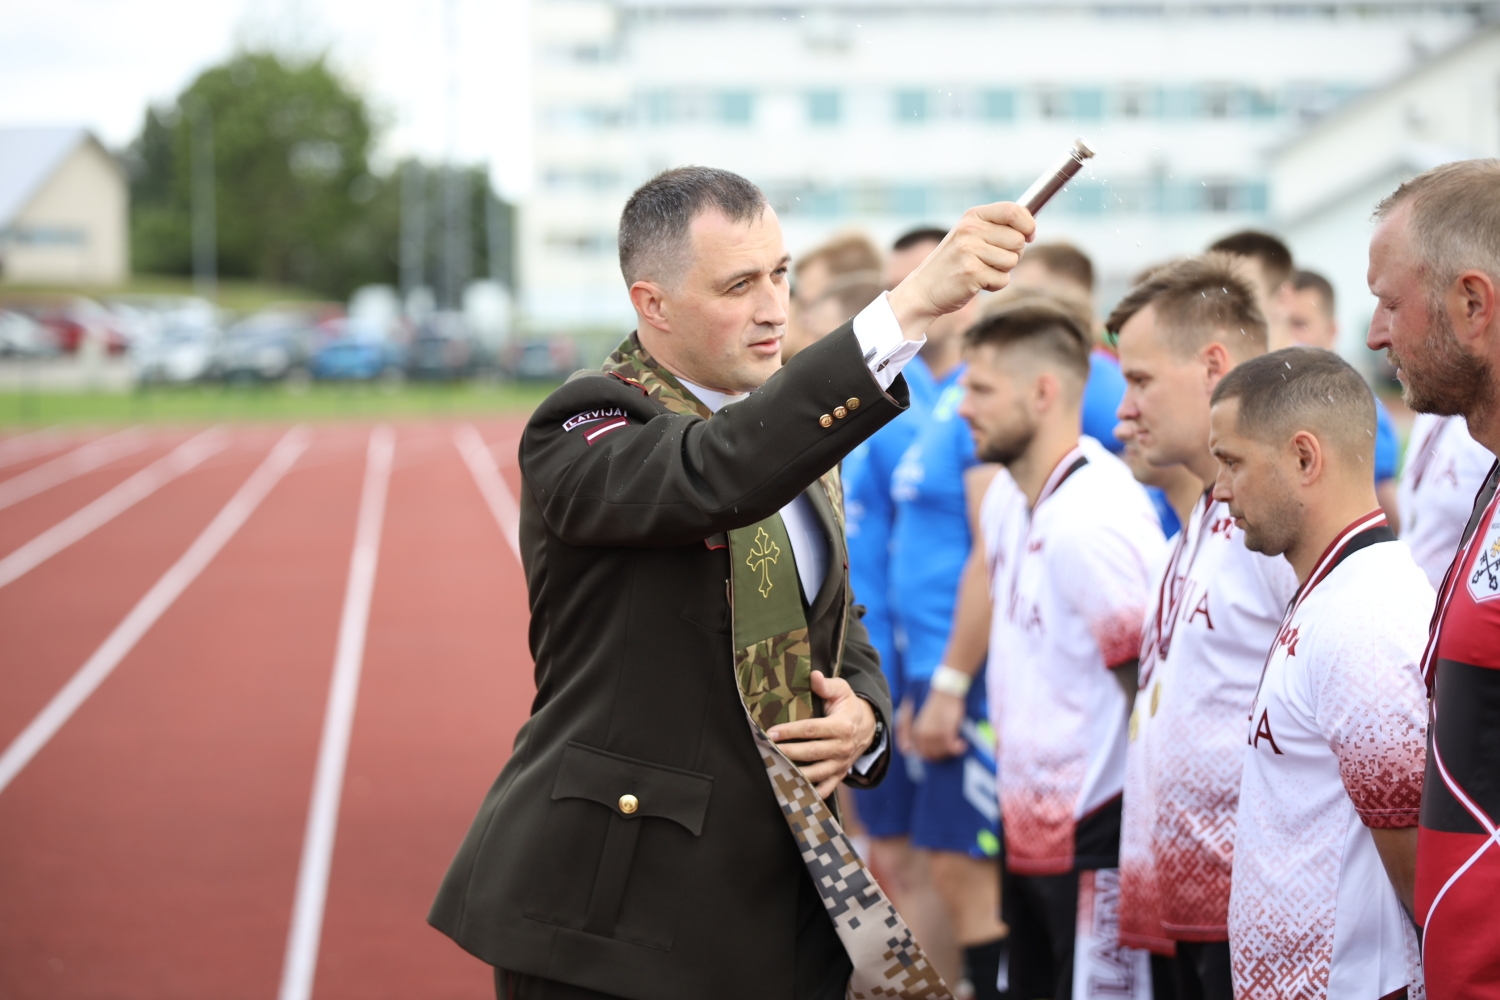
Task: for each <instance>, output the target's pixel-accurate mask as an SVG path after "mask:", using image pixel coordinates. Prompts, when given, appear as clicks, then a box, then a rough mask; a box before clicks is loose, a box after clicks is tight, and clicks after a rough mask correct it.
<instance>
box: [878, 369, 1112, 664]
mask: <svg viewBox="0 0 1500 1000" xmlns="http://www.w3.org/2000/svg"><path fill="white" fill-rule="evenodd" d="M956 378H957V374H956V373H955V376H954V379H956ZM948 382H949V380H947V379H945V380H944V385H945V386H946V388H944V389H943V392H942V394H941V395H940V396H938V401H937V402H936V403H935V404H934V405H933V407H932V413H931V415H930V416H929V417H928V418H927V421H926V423H925V425H924V426H923V427H922V428H921V429H920V430H919V431H918V432H917V434H916V437H915V439H914V440H913V441H912V443H911V445H910V447H908V448H907V450H906V453H905V454H904V455H903V456H902V457H901V461H900V464H898V465H897V466H896V473H895V476H894V478H893V479H892V481H891V498H892V500H894V502H895V530H894V532H893V533H892V536H891V545H890V552H891V563H890V565H891V569H890V587H889V592H890V594H891V602H892V607H893V611H892V614H891V619H892V624H893V625H894V627H895V641H896V649H897V651H898V653H899V655H900V657H901V665H902V670H903V672H904V675H905V678H906V680H909V681H910V680H917V681H925V680H927V679H928V678H929V677H931V676H932V672H933V670H935V669H937V665H938V663H939V662H941V660H942V657H943V653H944V651H945V649H946V648H947V645H948V632H949V628H950V626H951V624H952V621H953V609H954V606H955V604H956V603H957V600H958V582H959V578H960V577H961V576H962V575H963V567H964V562H965V561H966V560H967V559H968V558H969V545H970V544H971V539H970V537H969V516H968V508H967V504H966V502H965V499H964V481H963V474H964V472H965V470H967V469H969V468H970V467H972V466H973V465H975V464H977V462H978V459H977V458H976V457H975V455H974V439H973V437H972V436H971V435H970V433H969V426H968V424H966V423H965V422H964V420H963V418H962V417H960V416H958V404H959V402H960V401H961V400H962V399H963V395H964V390H963V386H961V385H958V384H956V382H955V383H954V384H948ZM1124 395H1125V379H1124V377H1123V376H1122V375H1121V374H1120V363H1119V362H1118V361H1116V360H1115V359H1114V358H1113V357H1112V356H1111V355H1109V354H1108V353H1106V352H1104V351H1095V352H1094V353H1093V354H1092V355H1091V356H1090V358H1089V381H1088V384H1087V385H1086V386H1085V387H1084V393H1083V432H1084V433H1085V434H1087V435H1089V436H1090V437H1093V438H1097V439H1098V440H1099V442H1100V443H1101V444H1103V445H1105V447H1108V448H1111V449H1115V450H1118V449H1119V448H1120V447H1121V444H1120V442H1118V441H1116V440H1115V436H1114V429H1115V423H1116V420H1115V411H1116V410H1118V409H1119V407H1120V399H1121V398H1122V397H1123V396H1124ZM856 593H858V591H856Z"/></svg>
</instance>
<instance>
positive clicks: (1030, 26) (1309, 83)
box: [520, 0, 1496, 327]
mask: <svg viewBox="0 0 1500 1000" xmlns="http://www.w3.org/2000/svg"><path fill="white" fill-rule="evenodd" d="M1495 6H1496V5H1494V4H1493V3H1478V4H1475V3H1463V4H1459V3H1442V4H1424V3H1413V2H1408V0H1400V2H1397V0H1361V2H1359V3H1345V2H1323V3H1318V4H1301V3H1292V2H1287V0H1277V2H1263V0H1238V2H1235V3H1221V2H1217V0H1206V2H1203V0H1198V2H1192V3H1189V2H1187V0H1164V2H1163V0H1157V2H1156V3H1152V4H1142V3H1140V2H1139V0H1089V2H1076V0H1053V2H1045V3H1044V2H1040V0H940V2H932V0H927V2H914V0H822V2H818V3H801V4H798V3H795V2H792V3H788V2H787V0H776V2H770V0H536V2H535V3H534V4H533V5H532V26H533V43H534V57H533V67H534V68H533V75H534V79H533V103H534V115H533V120H534V126H533V127H534V130H535V141H534V150H535V169H536V177H535V183H534V185H533V190H532V194H531V196H530V198H529V199H528V201H527V202H526V204H525V205H524V206H523V211H522V220H521V240H520V264H521V271H522V273H521V276H520V277H521V289H522V292H523V296H524V298H523V303H522V304H523V307H524V310H525V312H526V314H527V316H528V317H529V318H530V320H531V321H532V322H533V323H538V324H542V325H549V326H559V325H563V326H575V327H577V326H588V325H616V326H617V325H620V324H628V323H629V322H630V320H631V315H630V310H629V304H628V302H627V300H626V297H625V295H624V288H623V287H622V283H621V279H620V275H619V271H618V268H617V266H616V259H615V221H616V219H617V218H618V216H619V212H620V209H621V207H622V205H623V204H624V200H625V198H626V197H627V196H628V194H629V192H630V191H631V190H632V188H634V187H635V186H636V185H638V184H639V183H640V182H641V181H643V180H645V179H646V178H647V177H649V176H651V174H653V173H654V172H656V171H658V170H661V169H664V168H667V167H672V166H678V165H682V164H686V163H700V164H709V165H713V166H721V167H726V168H729V169H732V170H736V171H738V172H740V173H743V174H744V175H746V176H747V177H750V178H751V179H752V180H754V181H756V182H757V183H759V184H760V185H761V186H762V187H763V188H764V189H765V190H766V192H767V193H768V195H769V196H770V197H771V199H772V201H773V203H774V204H775V206H776V209H777V211H778V213H779V214H780V216H781V219H782V222H783V224H784V226H785V228H786V233H787V238H788V241H789V243H790V247H791V249H792V251H793V252H794V253H796V252H798V251H800V250H804V249H806V248H808V247H809V246H811V245H812V244H814V243H815V242H817V241H818V240H820V239H822V238H823V237H824V236H825V235H827V234H828V233H831V232H832V231H834V230H836V229H840V228H845V227H849V226H860V227H863V228H865V229H866V230H868V231H869V232H871V233H872V234H873V235H875V236H876V237H877V238H879V239H881V240H882V241H884V240H888V239H890V238H891V237H892V236H894V235H896V234H897V233H898V232H899V231H900V230H902V229H905V228H907V227H910V226H912V225H916V224H918V223H923V222H936V223H950V222H952V221H953V220H954V219H955V218H956V217H957V216H958V214H959V213H960V212H961V211H962V210H963V209H965V208H967V207H968V206H970V205H972V204H975V203H978V202H981V201H986V200H993V199H996V198H1002V197H1013V196H1015V195H1016V194H1018V193H1020V191H1021V190H1022V189H1024V188H1025V186H1026V185H1027V184H1028V183H1029V182H1030V181H1031V180H1032V178H1033V177H1035V176H1036V174H1038V173H1039V172H1040V171H1041V170H1043V169H1044V168H1046V167H1047V166H1049V165H1050V164H1051V163H1052V162H1053V161H1054V160H1055V159H1056V158H1057V157H1058V156H1059V155H1060V153H1061V152H1062V151H1063V150H1064V149H1065V148H1066V147H1067V146H1068V145H1069V144H1070V143H1071V142H1072V140H1073V138H1074V136H1076V135H1083V136H1085V137H1086V138H1088V139H1089V141H1090V142H1091V143H1093V144H1094V145H1095V147H1096V148H1097V149H1098V150H1099V156H1098V158H1097V159H1096V160H1095V161H1094V163H1093V165H1092V169H1091V170H1090V171H1089V174H1088V175H1087V176H1085V177H1083V178H1080V180H1079V181H1078V182H1076V183H1075V184H1073V185H1072V186H1070V188H1069V189H1068V191H1067V192H1066V194H1065V195H1064V196H1062V197H1061V198H1060V199H1059V200H1058V201H1056V202H1054V203H1053V204H1052V205H1050V206H1048V208H1047V213H1046V215H1045V217H1044V220H1045V221H1044V226H1043V233H1044V236H1046V237H1048V238H1069V239H1072V240H1075V241H1076V242H1078V243H1079V244H1080V245H1082V246H1083V247H1084V248H1086V249H1087V250H1088V251H1089V252H1090V253H1091V254H1093V255H1094V256H1095V257H1096V259H1097V261H1098V263H1099V265H1100V271H1101V273H1102V276H1103V279H1104V288H1103V289H1102V291H1103V293H1104V297H1105V298H1108V297H1109V295H1110V294H1111V293H1112V292H1114V291H1118V290H1119V289H1120V288H1121V287H1123V285H1124V283H1125V281H1126V280H1127V279H1128V276H1129V275H1131V274H1133V273H1135V272H1136V271H1137V270H1139V269H1140V268H1141V267H1143V266H1144V265H1146V264H1149V263H1152V262H1154V261H1157V260H1160V259H1162V258H1164V257H1168V256H1171V255H1173V254H1178V253H1182V252H1187V251H1193V250H1198V249H1201V248H1202V247H1203V246H1204V245H1205V244H1206V243H1207V242H1209V241H1210V240H1211V239H1212V238H1214V237H1216V236H1218V235H1221V234H1223V233H1225V232H1228V231H1230V230H1233V229H1235V228H1240V227H1244V226H1250V225H1257V226H1264V225H1268V224H1270V223H1271V221H1272V216H1271V195H1270V174H1269V171H1268V158H1269V156H1270V154H1271V153H1272V151H1273V150H1275V149H1277V148H1279V147H1280V146H1282V145H1284V144H1285V143H1286V142H1288V141H1289V140H1291V139H1292V138H1293V137H1295V136H1297V135H1298V134H1300V133H1301V132H1302V131H1303V130H1304V129H1306V128H1307V127H1308V126H1309V125H1310V124H1311V123H1314V122H1317V121H1319V120H1321V119H1323V118H1325V117H1326V116H1327V115H1329V114H1330V113H1331V112H1333V111H1335V110H1336V109H1338V108H1340V107H1343V106H1345V105H1346V104H1347V103H1348V102H1350V101H1351V100H1353V99H1355V98H1357V97H1359V96H1360V95H1363V94H1367V93H1369V92H1370V91H1371V90H1372V89H1374V88H1377V87H1379V86H1382V85H1384V84H1386V83H1387V82H1388V81H1390V80H1392V79H1393V78H1396V77H1398V76H1400V75H1401V74H1403V73H1406V72H1408V71H1409V70H1410V68H1411V67H1412V66H1413V65H1415V64H1417V63H1418V62H1419V61H1421V60H1422V59H1423V58H1424V54H1425V53H1429V52H1434V51H1441V50H1445V49H1447V48H1448V47H1449V46H1451V45H1452V44H1453V43H1454V42H1455V41H1457V40H1459V39H1462V38H1464V37H1466V36H1468V35H1469V34H1470V33H1472V32H1473V31H1474V30H1475V27H1476V24H1478V23H1479V22H1480V21H1481V20H1482V18H1483V17H1485V16H1487V15H1488V14H1490V13H1492V12H1493V10H1494V9H1495Z"/></svg>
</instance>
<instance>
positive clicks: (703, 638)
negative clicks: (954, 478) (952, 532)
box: [430, 167, 1033, 1000]
mask: <svg viewBox="0 0 1500 1000" xmlns="http://www.w3.org/2000/svg"><path fill="white" fill-rule="evenodd" d="M1032 229H1033V222H1032V220H1031V217H1030V215H1028V214H1027V213H1026V211H1025V210H1024V209H1021V208H1019V207H1017V206H1015V205H1009V204H997V205H989V206H984V207H981V208H977V209H974V210H971V211H970V212H969V213H968V214H967V215H966V216H965V217H964V219H963V221H962V222H961V223H960V224H959V225H958V226H957V227H955V229H954V231H953V233H952V234H950V236H949V237H948V239H947V240H945V241H944V243H943V244H942V245H941V246H940V247H939V248H938V250H937V251H935V252H934V253H933V254H932V256H931V257H930V258H928V260H927V262H926V263H924V264H923V265H922V266H921V267H920V268H918V270H917V271H916V272H914V273H913V274H912V275H911V277H909V278H908V279H907V280H906V281H904V282H903V283H902V284H901V285H900V286H898V287H897V288H896V289H894V290H893V291H891V292H890V293H888V294H886V295H882V296H881V297H880V298H879V299H877V300H876V301H875V302H874V303H872V305H871V306H870V307H869V308H867V309H866V310H865V311H864V312H862V313H861V314H860V315H859V316H858V317H856V318H855V319H854V320H853V321H852V322H850V323H847V324H845V325H844V326H843V327H841V328H840V329H839V330H837V331H836V332H834V333H833V334H831V335H829V336H828V337H826V338H824V339H822V340H820V341H818V342H817V343H815V344H813V345H811V346H809V347H808V348H807V349H806V350H805V351H803V352H802V353H800V354H799V355H798V356H797V357H796V358H795V359H793V360H792V361H791V362H789V363H788V364H787V365H786V366H785V367H784V368H782V367H781V365H780V362H781V358H780V354H781V338H782V336H783V334H784V332H785V328H786V322H787V296H788V293H787V281H786V273H787V267H788V264H789V261H790V258H789V256H788V254H787V253H786V249H785V246H784V243H783V240H782V235H781V229H780V225H779V223H778V221H777V218H776V214H775V213H774V212H773V211H772V210H771V209H770V207H769V206H768V205H767V204H766V202H765V198H764V196H763V195H762V194H761V192H760V190H759V189H758V188H756V187H755V186H754V185H753V184H751V183H750V182H748V181H746V180H744V179H743V178H741V177H738V176H736V175H734V174H730V173H727V172H724V171H719V170H712V169H707V168H700V167H689V168H683V169H680V170H674V171H669V172H667V173H665V174H662V175H660V176H658V177H656V178H654V179H653V180H651V181H650V182H648V183H647V184H646V185H644V186H643V187H642V188H641V189H640V190H638V191H637V192H636V193H635V194H634V195H633V196H632V197H631V199H630V201H629V203H628V204H627V205H626V208H625V211H624V214H623V216H622V218H621V221H620V264H621V270H622V271H623V272H624V276H625V280H626V283H627V285H629V287H630V296H631V301H632V304H633V305H634V307H635V310H636V314H637V319H638V327H637V332H636V333H635V334H632V335H631V336H630V337H629V338H628V339H627V340H626V341H625V342H624V343H623V344H621V345H620V347H619V349H618V350H616V352H615V353H614V354H613V355H611V357H610V358H609V360H608V361H607V362H606V363H605V366H604V370H603V371H597V372H580V373H578V374H576V375H575V376H574V377H573V378H572V379H570V380H569V381H568V383H567V384H566V385H564V386H563V387H561V388H560V389H558V390H557V391H556V392H554V393H553V394H552V395H551V396H550V397H548V399H547V400H546V401H545V402H544V403H542V405H541V406H539V407H538V408H537V410H536V412H535V413H534V414H533V415H532V418H531V420H530V422H529V424H528V425H527V428H526V431H525V434H524V435H523V437H522V441H521V448H520V463H521V474H522V481H523V489H522V494H521V542H522V550H523V561H524V563H525V569H526V576H527V586H528V590H529V593H530V600H531V636H530V637H531V650H532V655H533V657H534V658H535V661H536V682H537V696H536V700H535V702H534V703H533V706H532V715H531V719H530V720H529V721H528V722H527V723H526V725H524V726H523V727H522V728H521V731H520V733H519V734H518V735H517V738H516V745H515V750H514V752H513V753H512V755H511V758H510V761H509V762H508V763H507V764H506V766H505V769H504V770H503V771H502V772H501V774H500V777H499V778H498V779H497V780H496V782H495V784H494V786H493V788H491V790H490V792H489V794H488V796H487V797H486V798H485V801H484V803H483V805H482V806H481V807H480V811H479V815H478V817H477V819H476V820H475V822H474V825H473V827H472V828H471V829H470V831H469V835H468V837H467V838H466V839H465V841H464V843H463V845H462V847H461V848H460V849H459V852H458V856H457V858H456V859H455V860H454V862H453V865H452V867H451V869H450V870H449V873H448V876H447V878H446V879H445V880H444V883H443V886H442V888H441V890H440V892H439V894H438V898H437V901H436V903H435V904H434V905H433V909H432V913H431V916H430V920H431V921H432V923H433V925H434V926H436V927H437V928H439V929H440V930H442V931H443V932H444V933H446V934H448V935H449V936H451V937H452V938H454V940H456V941H457V942H458V943H459V944H460V945H462V946H463V947H464V948H466V949H467V950H469V951H470V952H472V953H474V954H475V955H477V956H479V957H480V958H482V959H484V960H485V961H486V962H488V963H490V964H491V965H493V966H495V968H496V987H497V992H498V993H499V995H500V996H501V997H502V998H506V1000H512V998H524V1000H540V998H556V1000H563V998H567V1000H602V998H609V997H628V998H640V1000H702V998H706V997H715V998H722V1000H736V998H744V1000H825V998H826V1000H835V998H842V997H844V996H845V995H846V991H847V993H848V995H850V996H855V997H861V996H877V995H878V996H885V997H912V998H916V997H930V998H946V997H948V996H949V993H948V990H947V987H946V986H944V984H943V983H942V980H941V979H940V978H939V977H938V976H937V974H936V973H935V972H933V971H932V969H931V966H930V965H929V964H928V963H927V961H926V958H925V957H924V956H923V955H922V953H921V949H920V948H919V947H918V946H917V945H916V943H915V942H914V941H913V940H911V938H910V933H909V931H907V929H906V927H905V924H904V923H903V922H902V921H901V919H900V917H899V915H897V914H896V912H895V910H894V909H893V908H891V906H890V904H889V902H888V901H887V900H886V899H885V897H884V896H883V895H882V894H881V893H880V890H879V887H878V886H876V885H875V883H874V882H873V880H872V879H871V878H870V877H869V873H868V871H867V870H866V869H865V868H864V866H863V864H862V863H861V862H860V861H859V859H858V857H857V855H855V853H854V852H853V850H852V849H851V848H850V847H849V844H848V840H847V838H845V837H844V835H843V831H842V830H841V829H840V828H839V826H838V823H837V820H836V819H835V817H834V816H833V814H832V812H831V811H830V807H829V806H828V805H827V804H826V803H825V800H827V799H829V797H830V796H832V794H833V792H834V790H835V789H836V788H837V786H838V785H839V783H840V782H842V781H845V780H847V781H849V782H850V783H851V784H853V785H870V784H873V783H875V782H877V781H879V780H880V778H881V777H882V775H883V774H884V772H885V770H886V767H887V765H888V760H889V756H890V753H889V750H890V740H889V738H888V736H887V731H888V727H889V724H890V719H891V705H890V698H889V694H888V692H887V689H886V686H885V682H884V680H883V679H882V676H881V673H880V669H879V663H878V659H877V657H876V656H875V653H874V651H873V649H872V648H871V647H870V644H869V641H868V638H867V636H866V634H865V630H864V628H863V626H862V625H861V624H860V621H859V608H858V607H857V606H855V604H854V597H853V594H852V593H851V592H850V590H849V586H848V568H847V559H846V558H845V548H844V537H843V525H842V519H843V511H842V497H841V495H840V487H839V480H838V474H837V465H838V463H839V460H840V459H842V458H843V457H844V456H845V455H846V454H848V453H849V451H850V450H852V449H853V448H854V447H855V446H856V445H857V444H859V443H860V442H861V441H863V440H864V439H865V438H867V437H868V436H869V435H870V434H872V433H874V431H875V430H877V429H878V428H879V427H881V426H882V425H883V424H885V423H886V422H887V421H889V420H890V419H892V418H893V417H895V416H896V415H897V414H898V413H900V412H901V411H902V409H903V408H904V406H905V405H906V398H907V393H906V387H905V383H904V381H903V380H902V379H901V378H900V375H899V372H900V369H901V366H902V365H904V364H905V363H906V361H907V360H909V358H910V357H912V356H913V355H915V354H916V352H917V350H918V349H919V347H920V346H921V343H922V341H923V331H924V330H925V329H926V327H927V324H928V323H929V322H931V321H932V320H933V319H935V318H936V317H938V316H940V315H943V314H945V313H948V312H952V311H954V310H956V309H958V308H959V307H961V306H962V305H963V304H964V303H965V302H967V301H968V300H969V299H970V298H972V297H973V296H974V295H975V294H976V293H978V292H979V291H980V290H981V289H990V290H994V289H998V288H1001V287H1003V286H1004V285H1005V283H1006V280H1007V273H1008V272H1009V270H1010V269H1011V268H1012V267H1014V266H1015V264H1016V262H1017V260H1018V259H1019V255H1020V252H1021V250H1022V249H1023V247H1024V244H1025V241H1026V240H1027V239H1028V238H1029V236H1030V234H1031V232H1032ZM778 369H779V370H778Z"/></svg>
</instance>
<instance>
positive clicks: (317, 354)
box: [308, 332, 401, 382]
mask: <svg viewBox="0 0 1500 1000" xmlns="http://www.w3.org/2000/svg"><path fill="white" fill-rule="evenodd" d="M308 367H309V369H310V370H311V372H312V376H313V378H315V379H318V380H319V381H331V382H334V381H336V382H368V381H371V380H373V379H377V378H380V377H382V376H383V375H385V374H387V373H388V372H395V371H399V370H400V367H401V358H400V356H399V355H398V353H397V348H396V346H395V345H394V344H391V343H389V342H388V341H386V340H385V339H384V338H383V337H378V336H372V335H369V334H361V333H359V332H349V333H346V334H345V335H344V336H342V337H336V338H334V339H332V340H329V341H327V342H326V343H324V344H323V345H322V346H321V347H319V348H318V349H317V350H316V351H314V352H313V356H312V361H311V363H310V364H309V366H308Z"/></svg>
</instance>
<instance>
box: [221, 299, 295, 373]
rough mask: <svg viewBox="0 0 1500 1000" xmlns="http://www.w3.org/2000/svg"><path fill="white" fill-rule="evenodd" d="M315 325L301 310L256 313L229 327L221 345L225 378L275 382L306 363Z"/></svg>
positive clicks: (222, 368) (222, 371)
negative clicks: (297, 311) (299, 311)
mask: <svg viewBox="0 0 1500 1000" xmlns="http://www.w3.org/2000/svg"><path fill="white" fill-rule="evenodd" d="M315 337H316V328H315V327H314V326H313V325H312V324H311V323H310V322H308V321H307V319H306V318H305V317H304V316H302V315H301V314H299V313H295V312H282V311H267V312H262V313H257V314H255V315H253V316H251V317H249V318H247V319H244V320H241V321H240V322H238V323H236V324H235V325H234V326H232V327H230V328H229V330H228V331H227V332H226V333H225V335H224V340H223V343H222V344H221V345H220V348H219V372H220V374H221V375H222V376H223V378H224V379H225V380H226V381H230V382H243V381H256V382H275V381H279V380H281V379H284V378H286V377H287V376H288V375H290V374H292V372H294V371H297V370H299V369H303V368H305V367H306V366H307V363H308V359H309V357H310V356H311V354H312V350H313V342H314V339H315Z"/></svg>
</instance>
